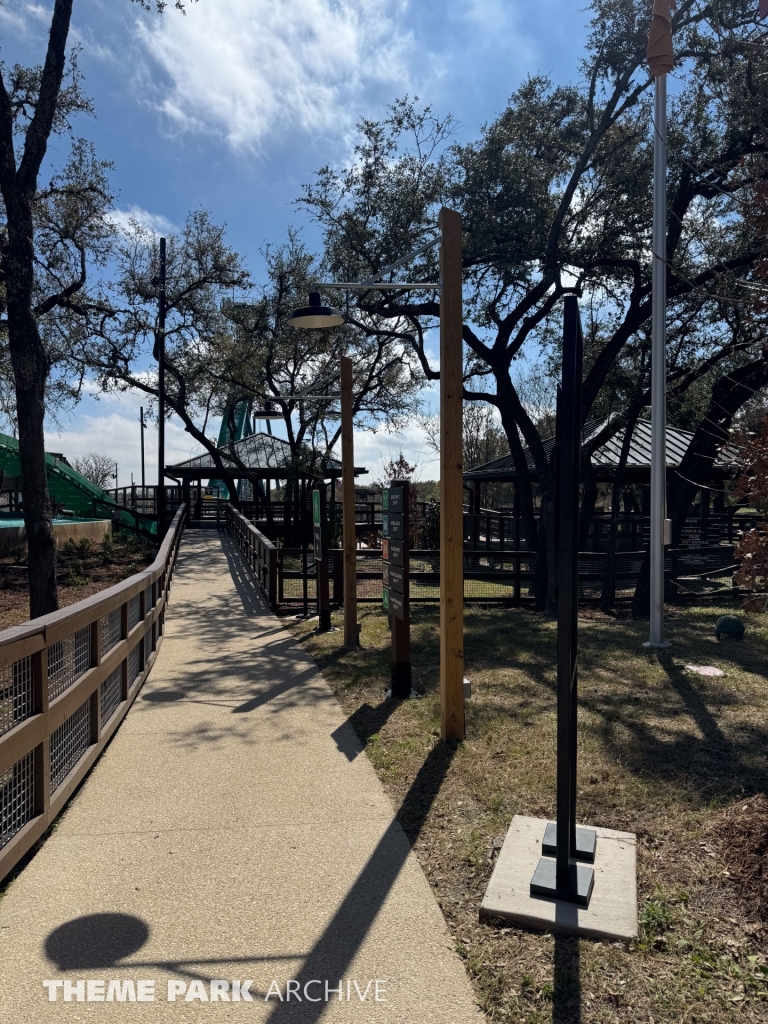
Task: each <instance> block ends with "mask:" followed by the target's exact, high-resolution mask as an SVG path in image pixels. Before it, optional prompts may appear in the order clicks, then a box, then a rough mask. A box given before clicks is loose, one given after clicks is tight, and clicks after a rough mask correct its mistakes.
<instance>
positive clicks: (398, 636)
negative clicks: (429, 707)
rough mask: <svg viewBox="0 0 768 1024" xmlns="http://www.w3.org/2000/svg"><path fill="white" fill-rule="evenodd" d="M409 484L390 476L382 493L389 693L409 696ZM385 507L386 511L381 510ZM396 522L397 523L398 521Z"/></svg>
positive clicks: (402, 698) (404, 697) (404, 696)
mask: <svg viewBox="0 0 768 1024" xmlns="http://www.w3.org/2000/svg"><path fill="white" fill-rule="evenodd" d="M410 507H411V485H410V483H409V482H408V481H407V480H393V481H392V486H391V487H389V488H387V489H386V490H385V491H384V493H383V494H382V506H381V508H382V513H381V515H382V524H381V525H382V528H383V529H386V531H387V532H386V534H385V537H384V541H385V545H384V550H383V551H382V556H383V559H382V561H383V571H384V590H385V595H384V600H385V603H386V606H387V608H388V610H389V621H390V625H391V629H392V654H391V678H392V696H393V697H397V698H398V699H399V700H406V699H407V698H408V697H410V696H411V596H410V594H411V569H410V562H411V559H410V550H411V517H410ZM385 508H386V511H385ZM398 523H399V527H398V525H397V524H398Z"/></svg>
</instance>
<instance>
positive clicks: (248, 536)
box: [225, 502, 278, 611]
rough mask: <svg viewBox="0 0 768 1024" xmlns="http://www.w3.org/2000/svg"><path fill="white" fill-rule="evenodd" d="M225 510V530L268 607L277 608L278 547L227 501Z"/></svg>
mask: <svg viewBox="0 0 768 1024" xmlns="http://www.w3.org/2000/svg"><path fill="white" fill-rule="evenodd" d="M225 511H226V523H227V530H228V531H229V533H230V534H231V535H232V538H233V539H234V541H235V543H236V544H237V546H238V547H239V548H240V551H241V553H242V555H243V558H245V560H246V562H247V563H248V565H249V566H250V568H251V572H252V573H253V574H254V576H255V577H256V579H257V580H258V583H259V586H260V587H261V589H262V591H263V592H264V596H265V597H266V599H267V602H268V604H269V607H270V608H271V609H272V610H273V611H274V610H275V609H276V608H277V559H278V549H277V547H276V546H275V545H274V544H273V543H272V541H271V540H270V539H269V538H268V537H265V536H264V534H263V533H261V531H260V530H257V529H256V527H255V526H254V525H253V523H251V522H250V521H249V520H248V519H246V518H245V516H244V515H242V513H240V512H238V511H237V509H236V508H234V507H233V506H232V505H231V504H230V503H229V502H227V504H226V509H225Z"/></svg>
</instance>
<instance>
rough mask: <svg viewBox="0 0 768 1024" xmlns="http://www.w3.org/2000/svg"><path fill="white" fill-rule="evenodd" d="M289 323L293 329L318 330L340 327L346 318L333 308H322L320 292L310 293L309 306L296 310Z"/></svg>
mask: <svg viewBox="0 0 768 1024" xmlns="http://www.w3.org/2000/svg"><path fill="white" fill-rule="evenodd" d="M288 323H289V324H290V325H291V327H302V328H304V329H305V330H317V329H318V328H321V327H338V326H339V324H343V323H344V317H343V316H342V315H341V313H340V312H339V310H338V309H334V308H333V306H322V305H321V304H320V293H319V292H310V293H309V305H308V306H300V307H299V308H298V309H294V311H293V312H292V313H291V315H290V318H289V320H288Z"/></svg>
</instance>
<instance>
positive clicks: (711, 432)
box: [667, 348, 768, 547]
mask: <svg viewBox="0 0 768 1024" xmlns="http://www.w3.org/2000/svg"><path fill="white" fill-rule="evenodd" d="M766 383H768V348H767V349H766V350H764V351H763V353H762V355H761V358H760V359H756V360H754V361H753V362H751V363H745V364H744V365H743V366H740V367H738V368H737V369H736V370H733V371H732V372H731V373H729V374H728V376H727V377H723V378H722V379H721V380H719V381H718V382H717V384H716V385H715V387H714V389H713V391H712V398H711V400H710V404H709V408H708V409H707V415H706V416H705V417H704V419H703V420H702V421H701V423H700V424H699V428H698V430H697V431H696V433H695V434H694V435H693V437H692V438H691V443H690V444H689V445H688V449H687V451H686V453H685V455H684V456H683V461H682V462H681V463H680V469H679V470H678V471H677V472H676V473H675V474H674V475H673V477H672V480H671V481H670V483H669V488H668V491H667V493H668V496H669V498H668V501H669V511H668V513H667V514H668V516H669V518H670V519H671V520H672V546H673V547H677V546H679V544H680V538H681V537H682V533H683V528H684V527H685V521H686V518H687V516H688V510H689V509H690V507H691V504H692V502H693V500H694V498H695V497H696V492H697V491H698V490H700V488H701V487H702V486H704V487H706V486H708V485H709V484H710V483H711V477H712V465H713V463H714V461H715V459H716V458H717V454H718V452H719V450H720V448H721V447H723V445H725V444H727V443H728V439H729V436H730V435H729V429H730V426H731V423H732V421H733V417H734V415H735V414H736V413H737V412H738V411H739V409H740V408H741V407H742V405H744V403H745V402H747V401H749V399H750V398H751V397H752V396H753V395H754V394H755V392H757V391H759V390H760V389H761V388H764V387H765V385H766Z"/></svg>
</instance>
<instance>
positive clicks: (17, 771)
mask: <svg viewBox="0 0 768 1024" xmlns="http://www.w3.org/2000/svg"><path fill="white" fill-rule="evenodd" d="M34 816H35V755H34V752H33V751H30V752H29V753H28V754H25V755H24V757H22V759H21V760H20V761H17V762H16V764H15V765H14V766H13V768H9V769H8V771H7V772H6V773H5V774H4V775H0V850H1V849H2V848H3V847H4V846H5V845H6V843H8V842H10V840H11V839H13V837H14V836H15V835H16V833H17V832H19V831H20V830H21V829H22V828H23V827H24V826H25V825H26V823H27V822H28V821H30V819H32V818H33V817H34Z"/></svg>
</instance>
